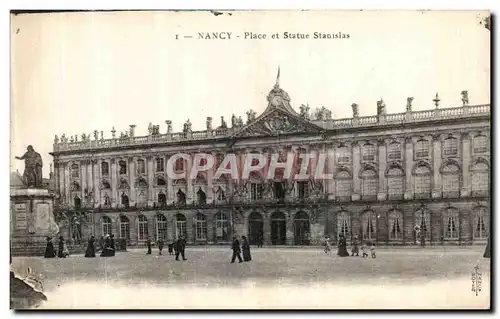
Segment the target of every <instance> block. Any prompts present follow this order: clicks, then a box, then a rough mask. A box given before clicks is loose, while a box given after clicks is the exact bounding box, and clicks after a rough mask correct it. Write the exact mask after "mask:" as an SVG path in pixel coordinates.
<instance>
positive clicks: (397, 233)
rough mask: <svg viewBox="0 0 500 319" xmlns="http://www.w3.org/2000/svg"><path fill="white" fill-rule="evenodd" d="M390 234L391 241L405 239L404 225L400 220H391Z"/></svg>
mask: <svg viewBox="0 0 500 319" xmlns="http://www.w3.org/2000/svg"><path fill="white" fill-rule="evenodd" d="M389 225H390V232H389V239H391V240H400V239H403V233H402V231H401V229H402V223H401V220H400V219H399V218H394V219H391V220H390V224H389Z"/></svg>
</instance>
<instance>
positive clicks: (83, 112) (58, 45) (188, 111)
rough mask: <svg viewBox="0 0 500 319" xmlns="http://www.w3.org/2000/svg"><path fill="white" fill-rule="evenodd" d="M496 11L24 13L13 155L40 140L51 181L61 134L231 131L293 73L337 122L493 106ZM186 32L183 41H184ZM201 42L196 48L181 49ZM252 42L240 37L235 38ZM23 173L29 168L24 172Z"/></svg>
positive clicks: (16, 30) (296, 94)
mask: <svg viewBox="0 0 500 319" xmlns="http://www.w3.org/2000/svg"><path fill="white" fill-rule="evenodd" d="M486 14H487V13H485V12H482V13H481V12H465V11H463V12H460V11H449V12H438V11H432V12H429V11H427V12H418V11H387V12H381V11H378V12H376V11H370V12H368V11H363V12H359V11H337V12H333V11H330V12H322V11H308V12H306V11H302V12H300V11H284V12H280V11H276V12H271V11H267V12H258V11H254V12H232V15H231V16H229V15H227V14H224V15H220V16H214V15H213V14H211V13H209V12H182V13H173V12H152V13H151V12H120V13H119V12H116V13H110V12H107V13H106V12H99V13H64V14H57V13H54V14H40V15H21V16H16V17H13V18H12V20H11V22H12V30H11V41H12V42H11V50H12V52H11V61H12V67H11V76H12V82H11V85H12V87H11V93H12V96H11V101H12V111H11V120H12V122H11V132H12V136H11V142H12V144H11V147H12V154H11V159H12V161H14V156H16V155H18V156H20V155H22V154H24V151H25V149H26V146H27V145H29V144H32V145H33V146H34V147H35V150H36V151H38V152H39V153H41V155H42V157H43V159H44V174H46V175H47V177H48V172H49V163H51V162H52V157H51V156H50V155H49V152H51V151H52V148H53V146H52V144H53V140H54V135H55V134H57V135H58V136H59V137H60V136H61V135H62V134H63V133H65V134H66V136H69V135H75V134H78V136H79V140H80V139H81V134H82V133H85V134H88V133H91V134H93V130H94V129H97V130H99V131H101V130H102V131H104V137H105V138H110V137H111V133H110V130H111V128H112V127H113V126H114V127H115V128H116V130H117V135H119V134H120V132H121V131H125V130H128V127H129V125H130V124H135V125H137V128H136V135H138V136H139V135H146V134H147V127H148V124H149V123H150V122H152V124H154V125H160V131H161V133H165V132H166V124H165V120H172V121H173V129H174V131H181V130H182V126H183V123H184V122H185V121H186V120H187V119H190V121H191V122H192V123H193V130H204V129H205V121H206V117H207V116H211V117H213V119H214V120H213V126H214V127H217V126H219V125H220V116H224V118H225V120H226V122H228V124H229V123H230V118H231V115H232V114H233V113H235V114H236V115H237V116H242V118H243V119H244V120H245V121H246V115H245V112H246V111H247V110H248V109H254V110H255V111H257V113H258V114H260V113H261V112H262V111H263V110H264V109H265V108H266V106H267V100H266V96H267V93H268V92H269V91H270V90H271V89H272V86H273V85H274V83H275V80H276V72H277V69H278V66H280V68H281V81H280V84H281V85H280V86H281V87H282V88H283V89H284V90H285V91H287V93H288V94H289V95H290V98H291V104H292V106H293V107H294V108H295V109H296V110H298V107H299V105H300V104H302V103H304V104H307V103H309V105H310V107H311V108H312V109H315V108H316V107H320V106H322V105H324V106H325V107H326V108H329V109H330V110H331V111H332V112H333V117H334V118H345V117H351V116H352V111H351V107H350V105H351V104H352V103H354V102H355V103H357V104H359V109H360V116H366V115H373V114H376V101H377V100H379V99H380V98H381V97H383V99H384V101H385V103H386V105H387V112H388V113H398V112H404V111H405V105H406V98H407V97H409V96H412V97H414V98H415V99H414V101H413V109H414V110H422V109H432V108H433V107H434V105H433V102H432V99H433V98H434V96H435V94H436V92H439V96H440V98H441V107H443V108H444V107H456V106H460V105H461V96H460V92H461V91H462V90H468V92H469V100H470V104H487V103H490V98H489V97H490V40H489V39H490V35H491V34H490V32H489V31H488V30H486V29H485V28H484V27H483V26H481V25H480V24H479V20H480V16H485V15H486ZM215 31H227V32H232V34H233V35H232V37H233V39H231V40H198V39H196V36H197V33H198V32H215ZM286 31H287V32H290V33H296V32H301V33H310V34H312V33H313V32H322V33H338V32H342V33H346V34H349V35H350V38H349V39H342V40H340V39H335V40H329V39H321V40H320V39H311V40H284V39H282V40H272V39H268V40H244V39H243V35H244V32H254V33H267V34H268V37H270V35H271V34H273V33H276V32H278V33H281V34H282V33H283V32H286ZM175 34H179V35H180V36H179V38H180V39H179V40H175ZM183 35H192V36H194V38H192V39H182V36H183ZM236 35H240V38H235V37H236ZM12 164H13V165H12V167H11V169H12V170H15V169H18V170H19V171H20V172H21V173H22V172H23V170H24V164H23V163H22V162H21V161H17V162H13V163H12Z"/></svg>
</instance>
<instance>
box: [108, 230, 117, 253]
mask: <svg viewBox="0 0 500 319" xmlns="http://www.w3.org/2000/svg"><path fill="white" fill-rule="evenodd" d="M109 248H110V249H111V256H114V255H115V254H116V247H115V235H113V234H111V235H110V236H109Z"/></svg>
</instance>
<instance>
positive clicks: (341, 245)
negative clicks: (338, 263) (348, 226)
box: [325, 234, 377, 258]
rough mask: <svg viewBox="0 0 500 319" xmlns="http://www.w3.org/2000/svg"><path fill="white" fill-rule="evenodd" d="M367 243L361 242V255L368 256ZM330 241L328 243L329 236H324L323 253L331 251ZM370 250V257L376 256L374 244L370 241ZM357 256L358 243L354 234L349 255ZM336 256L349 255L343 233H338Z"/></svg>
mask: <svg viewBox="0 0 500 319" xmlns="http://www.w3.org/2000/svg"><path fill="white" fill-rule="evenodd" d="M368 244H369V243H362V245H361V252H362V253H363V254H362V257H363V258H364V257H368ZM331 250H332V249H331V243H330V237H326V240H325V254H328V253H329V252H330V251H331ZM370 252H371V256H372V258H376V257H377V255H376V253H375V244H374V243H373V242H371V247H370ZM354 254H356V256H359V243H358V236H354V238H353V241H352V248H351V256H354ZM337 256H340V257H349V252H348V251H347V240H346V238H345V236H344V235H343V234H340V235H339V241H338V250H337Z"/></svg>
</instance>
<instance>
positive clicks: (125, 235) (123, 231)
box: [120, 222, 130, 240]
mask: <svg viewBox="0 0 500 319" xmlns="http://www.w3.org/2000/svg"><path fill="white" fill-rule="evenodd" d="M120 238H122V239H126V240H130V225H129V223H123V222H122V223H121V224H120Z"/></svg>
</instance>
